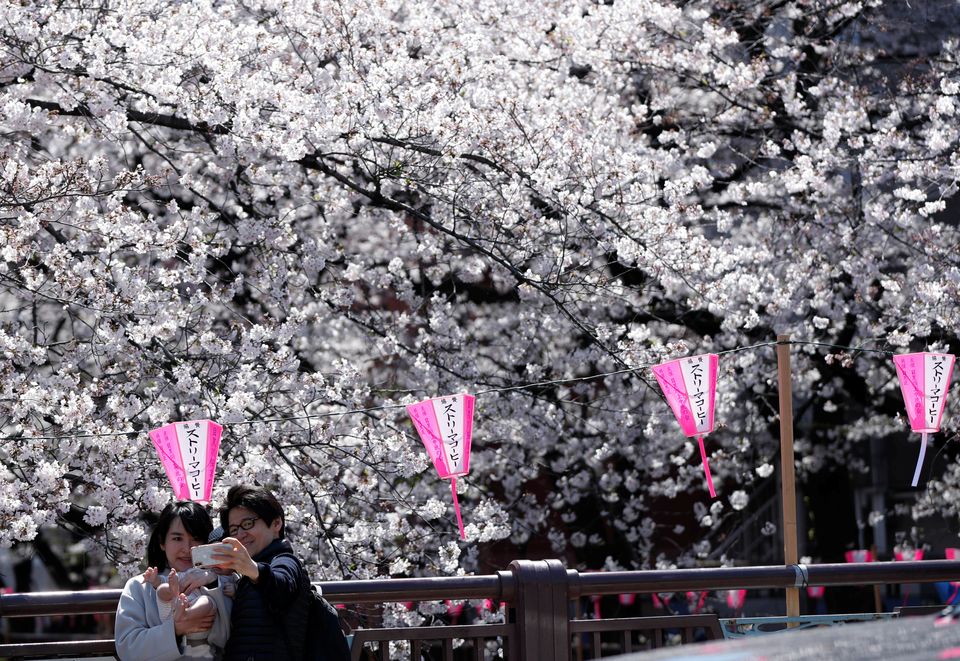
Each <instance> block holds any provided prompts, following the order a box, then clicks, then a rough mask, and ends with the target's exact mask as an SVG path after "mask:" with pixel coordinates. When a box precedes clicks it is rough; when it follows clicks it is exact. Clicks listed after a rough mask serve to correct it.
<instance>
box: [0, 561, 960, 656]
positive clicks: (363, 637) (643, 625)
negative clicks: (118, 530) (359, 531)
mask: <svg viewBox="0 0 960 661" xmlns="http://www.w3.org/2000/svg"><path fill="white" fill-rule="evenodd" d="M934 581H960V563H957V562H955V561H951V560H927V561H921V562H875V563H866V564H827V565H809V566H803V565H786V566H784V565H780V566H767V567H729V568H710V569H679V570H651V571H617V572H590V573H580V572H578V571H577V570H573V569H566V568H564V566H563V565H562V564H561V562H560V561H559V560H515V561H513V562H512V563H510V566H509V569H507V570H505V571H498V572H496V573H495V574H490V575H483V576H462V577H436V578H398V579H385V580H354V581H326V582H318V583H316V585H317V586H318V587H319V588H321V589H322V591H323V595H324V596H325V597H326V598H327V600H328V601H330V602H331V603H337V604H339V603H343V604H384V603H388V602H409V601H414V602H418V601H440V600H445V599H455V600H464V599H490V600H491V601H493V602H494V603H500V602H505V603H506V604H507V607H508V608H507V614H506V618H505V619H506V621H505V622H503V623H500V624H475V625H466V626H464V625H460V626H432V627H407V628H396V629H388V628H361V629H357V630H356V631H355V632H354V640H353V647H352V652H353V658H354V660H355V661H358V660H359V659H360V658H361V656H363V655H364V654H370V650H369V649H367V648H368V646H369V647H373V646H376V647H377V650H376V658H380V659H388V658H389V646H390V642H391V641H406V647H407V649H409V650H410V657H409V658H411V659H413V660H415V661H419V659H420V656H419V655H420V652H421V650H423V649H424V648H425V646H431V647H433V646H435V647H439V652H438V653H439V654H440V655H441V657H442V658H443V659H444V660H445V661H453V659H454V640H464V641H466V643H465V644H464V649H467V650H469V656H470V658H473V659H477V660H479V659H483V658H484V655H485V652H484V650H485V648H487V647H488V645H487V642H488V641H489V642H490V643H491V646H496V647H500V648H501V649H502V650H503V653H504V656H505V657H506V658H508V659H511V660H513V661H534V660H537V659H547V658H549V659H573V658H586V656H592V658H599V657H600V656H601V655H602V650H601V647H602V645H601V636H602V635H603V634H604V633H605V632H611V631H612V632H619V633H620V634H622V642H621V643H620V644H619V645H618V647H619V649H621V650H622V651H627V650H629V649H630V648H631V647H632V646H633V645H634V641H642V642H638V643H637V644H641V645H644V646H649V647H657V646H660V645H662V644H664V643H665V642H666V639H665V636H664V632H666V631H680V632H681V633H682V635H681V639H682V640H689V639H691V638H692V633H691V632H692V631H693V630H694V629H695V628H696V629H699V630H700V632H701V635H702V637H705V638H708V639H709V638H717V637H720V636H721V635H722V633H721V630H720V626H719V621H718V619H717V617H716V616H715V615H700V616H696V615H694V616H682V615H678V616H658V617H636V618H619V619H617V620H609V619H608V620H591V619H581V618H578V617H577V616H576V614H575V613H573V611H572V609H571V602H573V601H575V600H578V599H579V598H580V597H586V596H591V595H617V594H624V593H639V594H643V593H647V594H649V593H663V592H686V591H709V590H729V589H737V588H747V589H759V588H772V589H777V588H794V587H803V586H805V585H824V586H837V585H877V584H889V583H928V582H934ZM119 598H120V590H92V591H86V592H46V593H22V594H5V595H0V617H3V618H13V617H30V616H40V615H67V614H82V613H113V612H114V611H115V610H116V606H117V602H118V600H119ZM635 634H636V635H635ZM585 641H586V644H585ZM365 650H366V652H365ZM585 650H586V651H585ZM63 654H70V655H72V656H74V657H76V656H91V655H112V654H115V648H114V647H113V640H109V639H105V640H93V641H57V642H42V643H12V644H6V645H0V657H7V658H36V657H52V656H56V655H63ZM460 655H461V656H462V653H461V654H460ZM585 655H586V656H585Z"/></svg>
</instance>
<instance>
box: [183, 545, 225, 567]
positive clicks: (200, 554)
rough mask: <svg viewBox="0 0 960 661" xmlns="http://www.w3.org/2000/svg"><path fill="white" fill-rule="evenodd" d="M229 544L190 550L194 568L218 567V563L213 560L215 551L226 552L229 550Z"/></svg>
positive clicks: (203, 546)
mask: <svg viewBox="0 0 960 661" xmlns="http://www.w3.org/2000/svg"><path fill="white" fill-rule="evenodd" d="M229 548H230V545H229V544H224V543H222V542H218V543H216V544H203V545H201V546H194V547H193V548H192V549H191V550H190V555H191V557H192V559H193V566H194V567H213V566H214V565H216V564H217V563H216V561H215V560H214V559H213V552H214V551H215V550H224V549H229Z"/></svg>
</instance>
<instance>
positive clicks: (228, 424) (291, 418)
mask: <svg viewBox="0 0 960 661" xmlns="http://www.w3.org/2000/svg"><path fill="white" fill-rule="evenodd" d="M778 344H780V343H779V342H760V343H758V344H751V345H749V346H745V347H734V348H733V349H725V350H723V351H718V352H716V355H718V356H723V355H727V354H734V353H740V352H742V351H752V350H754V349H762V348H765V347H773V346H777V345H778ZM784 344H790V345H809V346H816V347H825V348H831V349H841V350H844V351H853V352H861V353H880V354H885V355H888V356H893V355H895V353H894V352H893V351H887V350H885V349H870V348H866V347H851V346H844V345H840V344H829V343H826V342H811V341H806V340H789V341H787V342H785V343H784ZM658 364H659V363H647V364H644V365H637V366H634V367H626V368H623V369H619V370H614V371H612V372H604V373H602V374H590V375H588V376H577V377H570V378H566V379H551V380H548V381H535V382H532V383H521V384H518V385H514V386H503V387H501V388H488V389H486V390H480V391H478V392H476V393H474V396H475V397H482V396H485V395H492V394H497V393H502V392H511V391H515V390H525V389H528V388H541V387H545V386H551V385H562V384H567V383H578V382H581V381H592V380H594V379H602V378H605V377H608V376H616V375H618V374H627V373H635V372H640V371H642V370H646V369H650V368H651V367H655V366H656V365H658ZM406 406H407V405H406V404H382V405H380V406H371V407H367V408H357V409H346V410H343V411H329V412H326V413H307V414H304V415H297V416H286V417H280V418H263V419H254V420H238V421H235V422H223V423H218V424H220V425H221V426H222V427H239V426H242V425H255V424H272V423H275V422H295V421H297V420H314V419H320V418H334V417H339V416H346V415H355V414H359V413H373V412H375V411H386V410H389V409H399V408H405V407H406ZM144 431H145V430H143V429H132V430H128V431H118V432H83V431H81V432H79V433H75V434H59V435H55V436H24V435H22V434H21V435H19V436H0V440H4V441H18V440H33V441H51V440H62V439H84V438H109V437H116V436H127V437H136V436H138V435H139V434H142V433H143V432H144Z"/></svg>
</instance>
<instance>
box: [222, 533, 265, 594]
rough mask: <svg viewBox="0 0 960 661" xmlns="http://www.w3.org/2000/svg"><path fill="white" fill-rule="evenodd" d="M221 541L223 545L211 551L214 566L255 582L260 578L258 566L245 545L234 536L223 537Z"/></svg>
mask: <svg viewBox="0 0 960 661" xmlns="http://www.w3.org/2000/svg"><path fill="white" fill-rule="evenodd" d="M222 543H223V544H224V546H223V547H221V548H219V549H216V550H214V552H213V560H214V562H216V563H217V564H216V567H217V568H218V569H229V570H231V571H235V572H237V573H238V574H240V575H241V576H246V577H247V578H249V579H250V580H251V581H253V582H254V583H256V582H257V579H258V578H260V568H259V567H258V566H257V563H255V562H254V561H253V558H251V557H250V554H249V553H247V549H246V547H245V546H244V545H243V544H241V543H240V540H238V539H237V538H236V537H224V538H223V540H222Z"/></svg>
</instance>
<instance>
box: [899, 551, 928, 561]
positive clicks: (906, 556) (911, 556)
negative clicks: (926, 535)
mask: <svg viewBox="0 0 960 661" xmlns="http://www.w3.org/2000/svg"><path fill="white" fill-rule="evenodd" d="M893 557H894V558H895V559H896V560H899V561H901V562H903V561H907V562H909V561H911V560H923V549H904V550H902V551H895V552H894V554H893Z"/></svg>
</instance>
